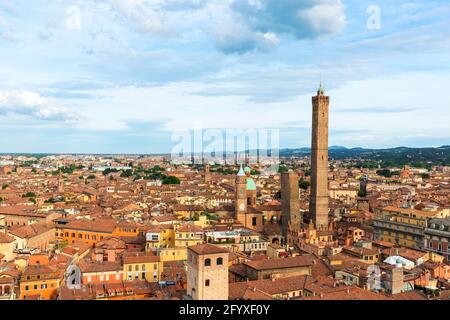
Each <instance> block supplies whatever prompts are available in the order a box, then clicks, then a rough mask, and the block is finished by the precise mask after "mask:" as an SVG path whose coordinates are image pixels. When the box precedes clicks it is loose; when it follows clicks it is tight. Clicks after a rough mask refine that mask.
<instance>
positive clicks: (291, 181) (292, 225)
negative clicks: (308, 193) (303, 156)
mask: <svg viewBox="0 0 450 320" xmlns="http://www.w3.org/2000/svg"><path fill="white" fill-rule="evenodd" d="M299 201H300V198H299V187H298V174H297V173H295V172H293V171H292V170H291V171H289V172H283V173H282V174H281V230H282V233H283V237H284V240H285V241H287V239H288V237H287V235H288V232H289V230H292V231H298V230H299V229H300V224H301V218H300V203H299Z"/></svg>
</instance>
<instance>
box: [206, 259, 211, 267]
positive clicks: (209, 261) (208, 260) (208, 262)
mask: <svg viewBox="0 0 450 320" xmlns="http://www.w3.org/2000/svg"><path fill="white" fill-rule="evenodd" d="M210 265H211V259H209V258H208V259H205V267H209V266H210Z"/></svg>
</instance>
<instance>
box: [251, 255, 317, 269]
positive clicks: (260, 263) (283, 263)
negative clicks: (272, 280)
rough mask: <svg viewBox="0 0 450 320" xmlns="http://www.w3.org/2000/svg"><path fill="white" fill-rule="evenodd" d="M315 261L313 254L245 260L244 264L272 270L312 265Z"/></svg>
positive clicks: (254, 267) (253, 267)
mask: <svg viewBox="0 0 450 320" xmlns="http://www.w3.org/2000/svg"><path fill="white" fill-rule="evenodd" d="M314 261H315V259H314V257H313V256H312V255H303V256H297V257H289V258H280V259H269V260H256V261H248V262H244V264H245V265H246V266H248V267H250V268H252V269H256V270H270V269H282V268H296V267H305V266H312V265H313V264H314ZM316 263H317V260H316Z"/></svg>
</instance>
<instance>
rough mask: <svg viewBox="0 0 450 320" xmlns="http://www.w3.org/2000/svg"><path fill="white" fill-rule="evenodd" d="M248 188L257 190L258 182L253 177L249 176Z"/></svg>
mask: <svg viewBox="0 0 450 320" xmlns="http://www.w3.org/2000/svg"><path fill="white" fill-rule="evenodd" d="M246 189H247V190H250V191H252V190H256V184H255V181H254V180H253V179H252V178H247V187H246Z"/></svg>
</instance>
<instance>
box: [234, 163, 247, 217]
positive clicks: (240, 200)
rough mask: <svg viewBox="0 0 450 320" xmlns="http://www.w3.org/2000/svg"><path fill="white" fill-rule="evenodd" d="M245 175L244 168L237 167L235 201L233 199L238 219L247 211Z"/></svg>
mask: <svg viewBox="0 0 450 320" xmlns="http://www.w3.org/2000/svg"><path fill="white" fill-rule="evenodd" d="M246 187H247V176H246V175H245V172H244V169H243V168H242V165H241V168H240V169H239V172H238V174H237V176H236V201H235V210H236V218H237V219H238V220H240V219H239V217H240V216H242V215H245V214H246V213H247V193H246Z"/></svg>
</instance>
